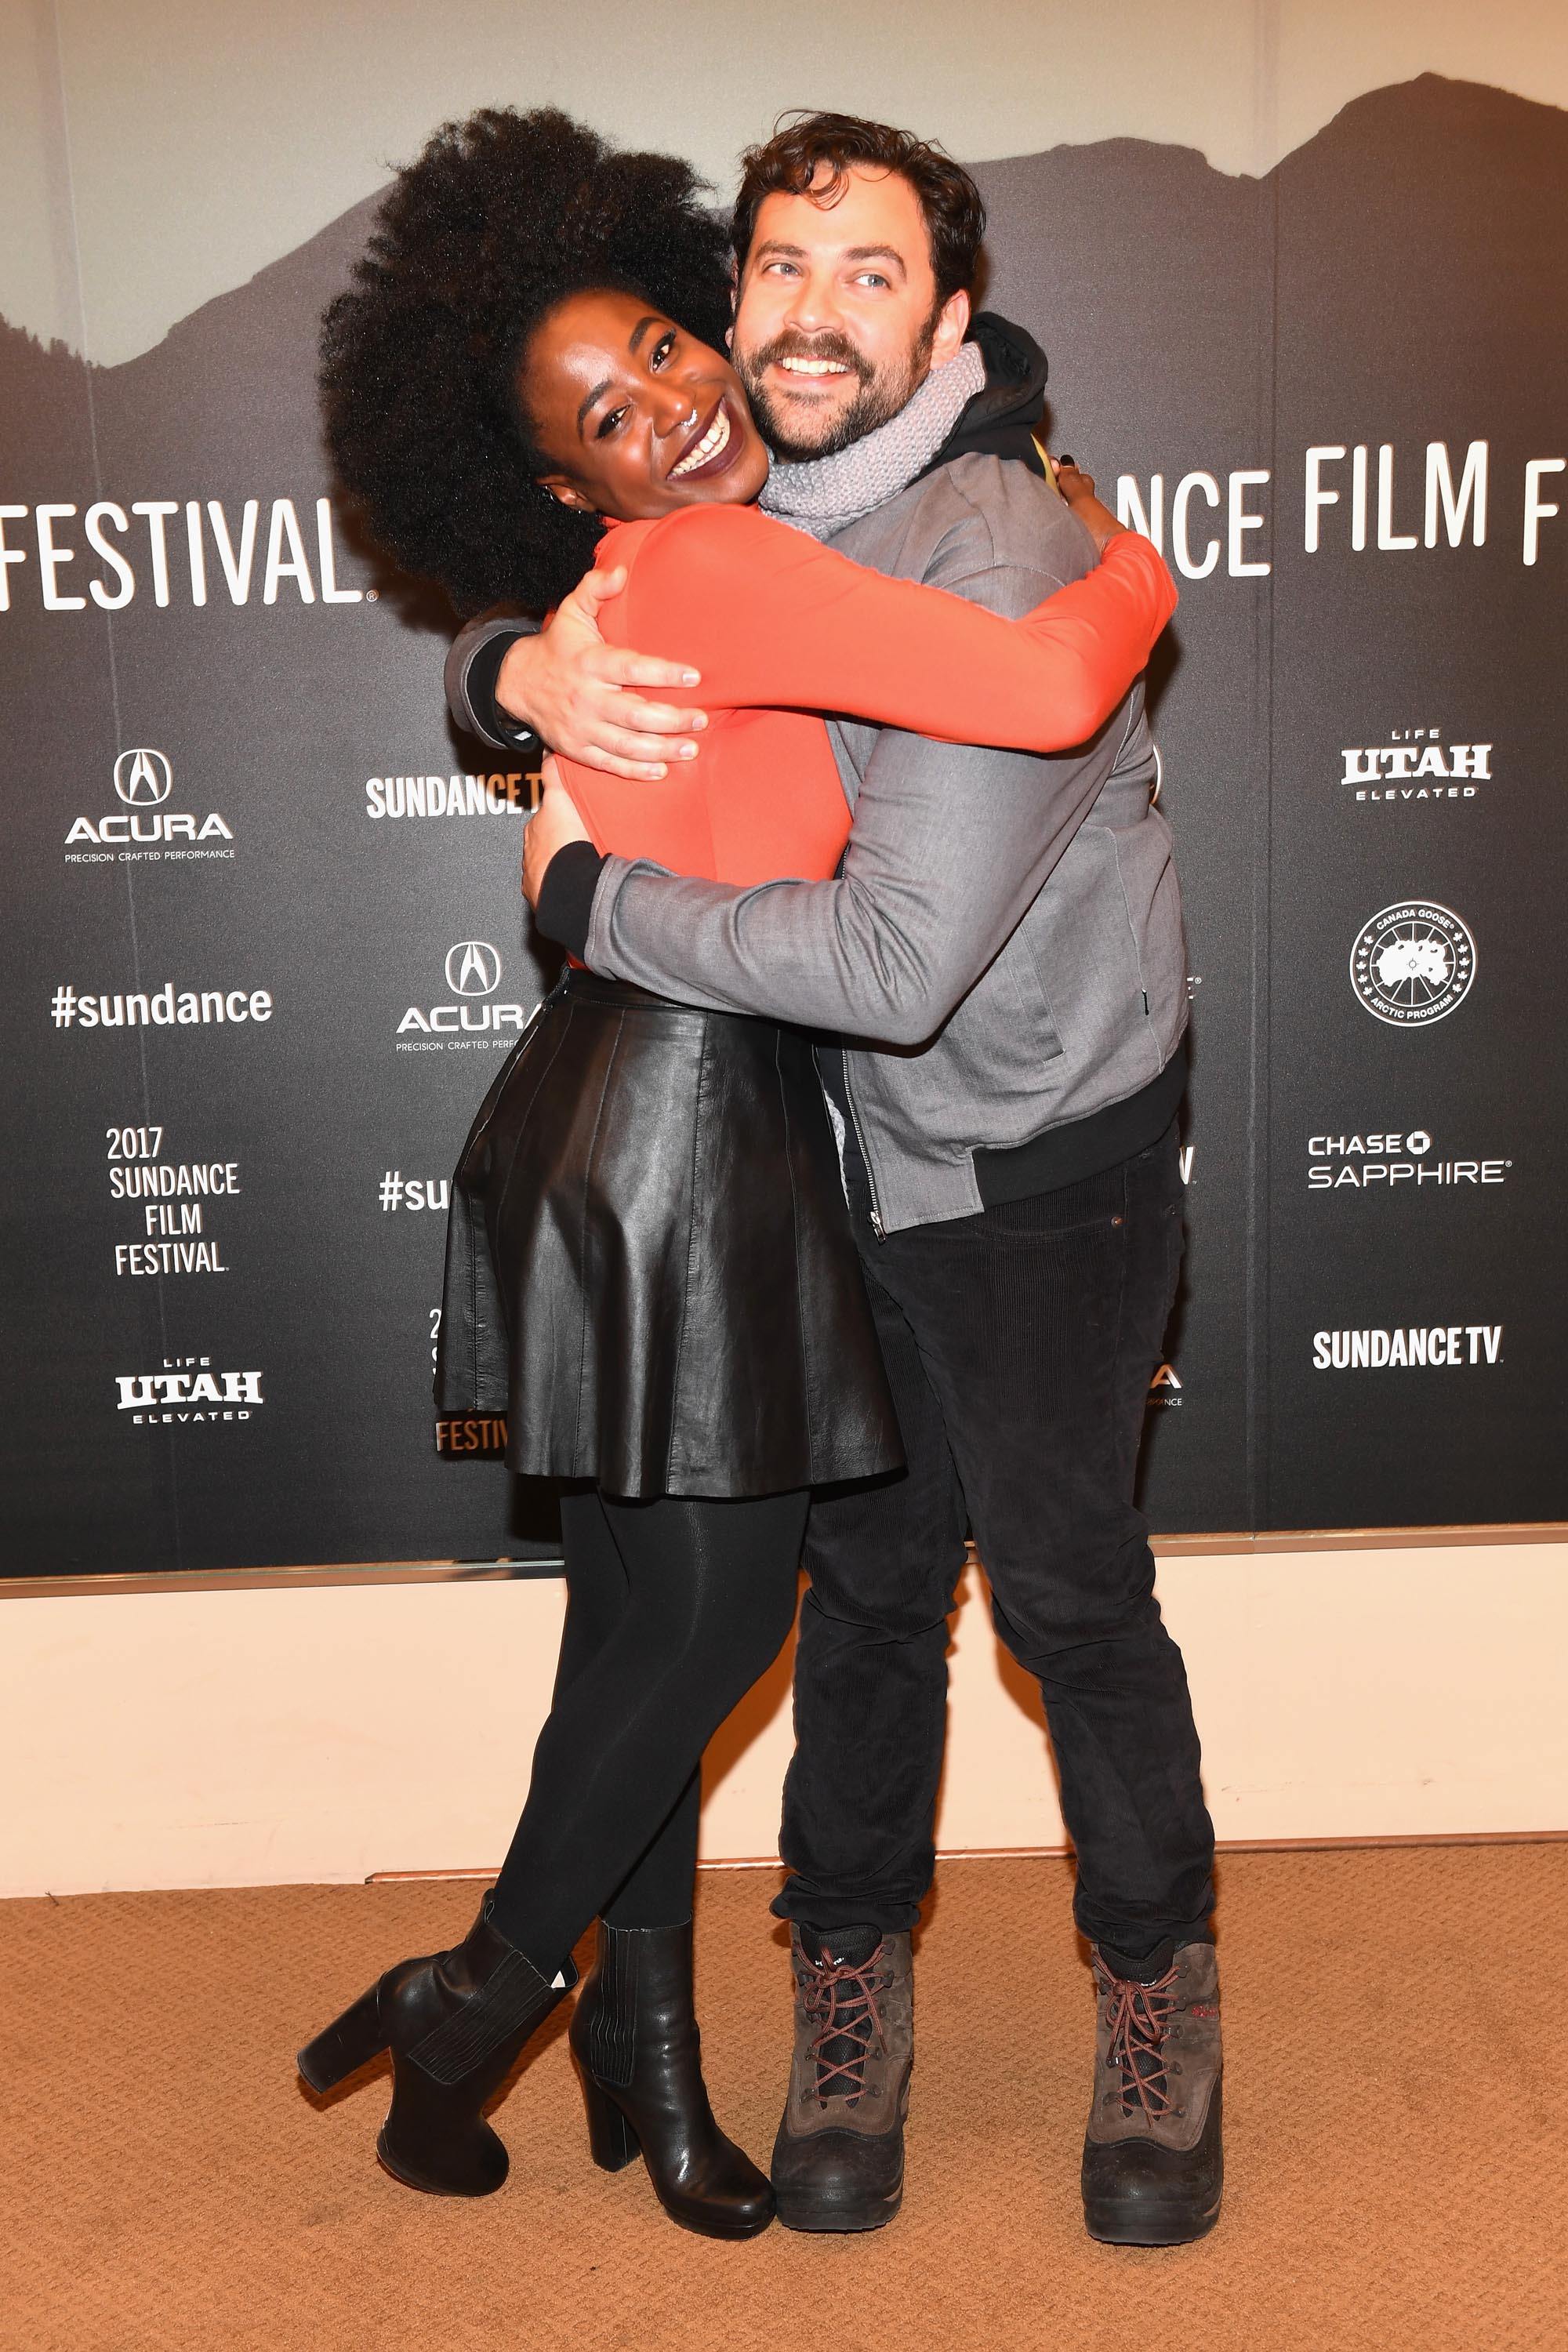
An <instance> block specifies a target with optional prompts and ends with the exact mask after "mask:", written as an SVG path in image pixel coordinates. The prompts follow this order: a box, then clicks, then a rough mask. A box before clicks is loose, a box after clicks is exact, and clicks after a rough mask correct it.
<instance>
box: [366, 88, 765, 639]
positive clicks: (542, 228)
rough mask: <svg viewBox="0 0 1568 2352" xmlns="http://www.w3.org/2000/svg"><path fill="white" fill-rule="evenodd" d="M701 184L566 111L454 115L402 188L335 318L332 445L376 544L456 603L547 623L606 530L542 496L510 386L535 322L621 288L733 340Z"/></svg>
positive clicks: (721, 235) (718, 233)
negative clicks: (512, 607)
mask: <svg viewBox="0 0 1568 2352" xmlns="http://www.w3.org/2000/svg"><path fill="white" fill-rule="evenodd" d="M700 187H701V183H700V181H699V180H698V179H697V177H696V174H695V173H693V171H692V170H691V167H690V165H689V164H688V163H682V162H681V161H680V160H679V157H677V156H673V155H632V154H624V153H620V152H617V151H616V149H614V148H612V147H609V146H607V145H606V144H605V142H604V141H603V140H602V139H600V138H597V137H596V136H595V133H594V132H593V131H588V130H585V129H584V126H583V125H582V124H581V123H577V122H574V121H572V120H571V118H570V117H569V116H567V115H565V114H563V113H561V112H560V111H559V110H557V109H555V108H553V107H546V108H541V109H539V110H536V111H534V112H532V113H529V114H519V113H517V112H516V111H514V110H511V109H510V108H505V109H502V108H494V107H486V108H484V109H483V110H481V111H480V112H479V113H478V114H473V115H470V116H469V117H468V121H466V122H455V123H447V124H446V125H444V126H443V128H442V129H441V130H439V131H437V132H436V134H435V136H434V137H433V138H432V139H431V140H430V141H429V142H428V144H427V145H426V148H425V151H424V152H423V154H421V155H420V157H419V158H418V160H417V162H416V163H411V164H410V165H409V166H408V167H407V169H406V170H405V171H403V172H400V173H398V175H397V177H396V179H395V181H394V182H393V184H392V187H391V189H390V190H389V191H388V194H387V196H386V200H385V202H384V205H382V208H381V211H380V213H379V215H377V220H376V227H375V233H374V236H372V238H371V241H370V244H369V247H367V249H366V251H365V253H364V256H363V258H362V259H361V260H360V261H359V262H357V263H356V264H355V267H354V271H353V285H352V286H351V287H350V289H348V291H347V292H346V293H343V294H340V295H339V296H338V298H337V299H336V300H335V301H334V302H333V303H332V304H331V308H330V309H329V310H328V311H327V314H326V317H325V319H324V320H323V322H322V330H321V392H322V397H323V402H324V405H325V412H326V431H327V445H328V447H329V449H330V450H331V457H332V461H333V464H334V466H335V467H336V470H337V474H338V477H339V479H340V480H341V481H342V484H343V486H344V488H346V489H348V490H349V491H350V492H352V493H353V496H354V498H355V499H357V500H358V501H359V503H360V506H361V508H362V509H363V515H364V519H365V522H366V524H367V526H368V528H369V530H370V531H371V534H372V536H373V537H374V539H375V540H376V541H378V542H379V543H380V545H381V546H383V547H384V549H385V550H386V551H387V552H388V554H390V555H392V556H393V557H395V560H396V561H397V562H398V563H399V564H400V565H401V566H402V567H403V568H404V569H405V571H408V572H415V573H416V574H419V575H420V576H422V577H424V578H426V579H431V580H436V581H438V582H439V583H440V584H441V585H442V587H444V588H445V589H446V590H447V593H448V595H449V596H450V597H451V599H452V601H453V603H454V604H456V605H457V607H458V611H459V612H477V611H479V610H481V609H482V608H483V607H484V606H485V605H487V604H521V605H522V606H523V607H524V608H525V609H527V610H530V611H533V612H543V611H545V610H547V609H548V607H549V606H551V605H552V604H557V603H558V602H559V601H560V599H561V598H562V597H563V595H565V594H566V593H567V592H568V590H570V589H571V588H573V587H574V586H575V584H576V583H577V582H578V581H579V580H580V579H581V578H582V576H583V574H584V572H585V571H586V570H587V568H588V566H589V564H590V563H591V562H593V560H594V548H595V543H596V541H597V540H598V537H599V532H600V525H599V524H598V523H597V522H595V520H594V519H593V518H592V517H591V516H586V515H583V514H577V513H573V512H570V511H569V510H568V509H566V508H564V507H562V506H560V505H558V504H557V502H556V500H555V499H552V497H551V496H550V495H549V493H548V492H547V491H544V490H542V489H541V488H539V485H538V481H537V476H538V475H539V474H540V473H542V472H544V471H546V470H548V467H547V465H546V461H545V459H544V457H543V456H542V453H541V452H540V451H539V450H538V449H537V448H535V447H534V446H533V445H532V437H531V430H530V426H529V421H528V418H527V416H526V415H524V414H523V413H522V411H521V408H520V405H519V403H518V399H517V394H516V392H515V389H514V384H515V377H516V372H517V367H518V363H519V362H520V360H521V356H522V352H523V350H524V347H525V346H526V344H527V342H528V341H529V338H530V336H531V334H532V332H533V331H534V329H535V328H536V327H537V326H538V325H539V323H540V321H541V320H542V319H544V318H545V317H546V316H547V315H548V314H549V312H550V311H552V310H554V309H555V307H556V306H557V304H559V303H561V302H563V301H564V300H565V299H567V298H568V297H569V296H571V295H573V294H576V293H581V292H583V291H584V290H586V289H590V288H597V287H614V288H616V289H620V290H622V291H624V292H626V293H629V294H635V295H637V297H639V299H642V300H644V301H646V302H647V303H649V304H650V305H652V307H653V308H654V309H656V310H659V311H662V312H663V313H664V314H665V315H666V316H668V317H669V318H671V319H674V320H677V321H678V322H679V325H681V326H682V327H684V328H685V329H686V330H687V331H688V332H689V333H690V334H693V335H695V336H697V337H698V338H700V341H703V342H708V343H712V344H715V345H718V346H719V347H721V348H722V342H723V336H724V331H725V329H726V328H727V326H728V325H729V320H730V247H729V240H728V236H727V235H726V232H725V230H724V228H723V227H722V226H721V224H720V223H719V221H718V220H717V219H715V218H714V216H713V215H711V214H710V213H709V212H708V211H707V210H706V209H705V207H704V206H703V205H702V204H701V203H700V199H699V191H700Z"/></svg>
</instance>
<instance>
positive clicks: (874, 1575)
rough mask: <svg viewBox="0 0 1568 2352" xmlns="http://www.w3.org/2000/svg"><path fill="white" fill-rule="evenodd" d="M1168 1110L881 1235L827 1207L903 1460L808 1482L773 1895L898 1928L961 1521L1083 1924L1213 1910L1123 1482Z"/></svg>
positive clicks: (822, 1925) (1166, 1269) (1181, 1699)
mask: <svg viewBox="0 0 1568 2352" xmlns="http://www.w3.org/2000/svg"><path fill="white" fill-rule="evenodd" d="M1176 1150H1177V1144H1176V1130H1175V1128H1174V1125H1173V1126H1172V1127H1171V1129H1169V1130H1168V1131H1167V1133H1166V1134H1165V1135H1164V1136H1163V1138H1162V1139H1161V1140H1160V1141H1159V1142H1158V1143H1157V1144H1155V1145H1153V1146H1152V1147H1151V1149H1150V1150H1147V1151H1143V1152H1140V1153H1139V1154H1137V1155H1136V1156H1135V1157H1134V1158H1132V1159H1131V1160H1123V1161H1122V1162H1121V1163H1120V1164H1119V1165H1118V1166H1116V1167H1114V1168H1110V1169H1107V1170H1106V1171H1103V1172H1102V1173H1101V1174H1100V1175H1097V1176H1091V1177H1088V1178H1086V1179H1084V1180H1083V1181H1080V1182H1077V1183H1073V1184H1069V1185H1066V1186H1064V1187H1062V1188H1061V1189H1060V1190H1059V1191H1057V1192H1044V1193H1040V1194H1037V1195H1036V1196H1035V1197H1034V1198H1032V1199H1029V1200H1026V1201H1016V1202H1007V1203H1005V1204H1004V1205H1001V1206H998V1207H995V1208H991V1209H987V1210H985V1211H984V1212H983V1213H981V1214H980V1215H978V1216H973V1217H963V1218H958V1219H952V1220H950V1221H946V1222H944V1223H940V1224H934V1225H921V1226H916V1227H913V1228H912V1229H910V1230H908V1231H905V1232H901V1233H896V1234H889V1237H888V1238H887V1239H886V1240H885V1241H879V1240H878V1239H877V1238H876V1236H875V1234H874V1233H873V1231H872V1228H871V1224H870V1218H869V1201H868V1196H867V1193H866V1191H865V1188H864V1185H863V1184H858V1183H857V1182H856V1181H855V1180H854V1177H853V1175H852V1176H851V1181H850V1187H849V1190H850V1209H851V1214H852V1217H853V1221H854V1225H855V1231H856V1236H857V1240H858V1244H859V1247H860V1254H861V1259H862V1262H863V1265H864V1267H865V1273H866V1280H867V1285H868V1289H869V1292H870V1296H871V1303H872V1309H873V1312H874V1314H875V1317H876V1320H877V1328H878V1335H879V1339H880V1342H881V1347H882V1352H883V1356H884V1358H885V1360H886V1362H887V1366H888V1372H889V1379H890V1381H891V1382H892V1389H893V1398H894V1402H895V1403H896V1405H897V1407H898V1411H899V1419H900V1424H901V1427H902V1430H903V1437H904V1451H905V1454H906V1456H907V1460H908V1467H907V1469H905V1470H904V1471H901V1472H899V1473H897V1474H895V1475H891V1476H889V1477H885V1478H879V1479H875V1480H869V1481H865V1482H862V1483H860V1484H858V1485H857V1486H853V1487H846V1488H842V1489H839V1490H838V1491H837V1493H834V1494H830V1495H826V1496H816V1497H815V1498H814V1500H813V1503H812V1508H811V1516H810V1520H809V1523H808V1527H807V1534H806V1549H805V1566H806V1568H807V1570H808V1571H809V1573H810V1577H811V1589H810V1591H809V1592H808V1593H807V1595H806V1598H805V1604H804V1606H803V1609H802V1612H801V1624H800V1646H799V1650H798V1653H797V1657H796V1664H795V1737H796V1749H795V1759H794V1761H793V1763H792V1765H791V1767H790V1771H789V1776H788V1780H787V1781H786V1783H785V1791H784V1829H783V1836H782V1848H783V1853H784V1860H785V1862H786V1863H787V1864H788V1865H789V1869H790V1877H789V1879H788V1882H787V1884H786V1885H785V1887H784V1893H783V1894H782V1895H780V1897H779V1899H778V1902H777V1903H776V1904H775V1905H774V1906H773V1907H774V1909H775V1910H776V1911H778V1912H779V1913H780V1914H781V1916H784V1917H787V1918H794V1919H798V1920H800V1921H802V1922H805V1923H807V1924H809V1925H810V1926H812V1927H816V1928H819V1929H832V1928H835V1927H848V1926H851V1925H861V1924H866V1925H876V1926H879V1927H882V1928H883V1929H884V1930H892V1929H898V1928H903V1927H910V1926H911V1925H912V1924H913V1923H914V1920H915V1918H916V1916H917V1915H918V1911H919V1906H920V1904H921V1899H922V1897H923V1896H924V1895H925V1893H926V1890H927V1888H928V1887H929V1885H930V1884H931V1872H932V1868H933V1865H934V1860H935V1853H934V1847H933V1843H932V1829H933V1816H934V1812H935V1806H936V1794H937V1784H938V1780H939V1778H940V1775H941V1769H942V1746H943V1740H944V1737H945V1730H946V1706H947V1643H948V1625H947V1620H948V1615H949V1613H950V1612H951V1610H952V1603H953V1593H954V1589H955V1587H956V1585H957V1581H958V1578H959V1575H960V1573H961V1572H962V1570H963V1560H964V1538H965V1529H966V1526H967V1528H970V1529H972V1530H973V1536H974V1539H975V1542H976V1544H977V1546H978V1549H979V1552H980V1556H981V1559H982V1560H983V1562H984V1567H985V1571H986V1574H987V1577H988V1578H989V1580H990V1584H991V1593H992V1601H993V1609H994V1618H995V1623H996V1630H997V1632H998V1633H999V1634H1000V1636H1001V1638H1002V1640H1003V1641H1004V1642H1005V1643H1006V1645H1007V1647H1008V1649H1009V1650H1010V1651H1011V1652H1012V1654H1013V1655H1014V1656H1015V1657H1016V1659H1017V1660H1018V1662H1019V1664H1021V1665H1022V1666H1024V1667H1025V1668H1026V1670H1027V1671H1028V1672H1029V1673H1030V1674H1032V1675H1035V1676H1036V1677H1037V1680H1038V1682H1039V1685H1040V1689H1041V1693H1042V1696H1043V1697H1044V1701H1045V1709H1046V1717H1047V1724H1048V1726H1049V1728H1050V1734H1051V1739H1052V1743H1053V1745H1054V1748H1055V1750H1056V1759H1057V1766H1058V1772H1059V1774H1060V1778H1061V1797H1062V1811H1063V1813H1064V1815H1065V1817H1066V1821H1067V1826H1068V1834H1069V1835H1070V1837H1071V1839H1072V1842H1073V1844H1074V1847H1075V1849H1076V1851H1077V1856H1078V1890H1077V1896H1076V1901H1075V1913H1076V1916H1077V1919H1078V1923H1079V1927H1081V1928H1082V1930H1083V1932H1084V1934H1085V1935H1086V1936H1089V1937H1091V1938H1092V1939H1093V1940H1095V1941H1098V1942H1104V1943H1108V1944H1110V1946H1111V1947H1112V1948H1114V1949H1115V1950H1117V1951H1118V1952H1121V1953H1124V1954H1128V1955H1131V1956H1141V1955H1142V1954H1143V1953H1146V1952H1148V1951H1150V1950H1152V1948H1154V1947H1155V1946H1156V1945H1157V1944H1158V1943H1160V1942H1161V1941H1162V1940H1163V1937H1166V1936H1170V1937H1173V1938H1174V1939H1175V1940H1176V1941H1177V1942H1178V1943H1185V1942H1192V1941H1194V1940H1199V1939H1201V1938H1204V1937H1206V1936H1207V1935H1208V1933H1209V1927H1208V1916H1209V1912H1210V1910H1211V1908H1212V1906H1213V1899H1214V1896H1213V1884H1212V1877H1211V1869H1212V1863H1213V1855H1214V1832H1213V1827H1212V1824H1211V1823H1210V1821H1209V1817H1208V1812H1207V1810H1206V1808H1205V1803H1204V1797H1203V1790H1202V1786H1201V1782H1200V1778H1199V1751H1198V1740H1197V1733H1196V1731H1195V1729H1194V1724H1193V1714H1192V1706H1191V1702H1190V1700H1189V1697H1188V1695H1187V1682H1186V1673H1185V1669H1184V1665H1183V1664H1182V1655H1181V1652H1180V1651H1179V1650H1178V1649H1177V1647H1176V1645H1175V1643H1173V1641H1172V1639H1171V1637H1170V1635H1169V1634H1168V1633H1166V1631H1165V1628H1164V1625H1163V1622H1162V1620H1161V1616H1160V1609H1159V1604H1158V1602H1157V1601H1155V1599H1154V1592H1153V1581H1154V1563H1153V1557H1152V1553H1151V1551H1150V1549H1149V1542H1148V1533H1147V1528H1146V1524H1145V1522H1144V1520H1143V1518H1142V1516H1141V1514H1140V1513H1139V1512H1138V1511H1137V1510H1136V1508H1135V1507H1134V1505H1133V1500H1132V1486H1133V1474H1134V1470H1135V1467H1136V1462H1137V1454H1138V1445H1139V1440H1140V1436H1141V1434H1142V1423H1143V1413H1144V1408H1145V1404H1146V1401H1147V1397H1148V1391H1149V1382H1150V1380H1151V1378H1152V1374H1153V1371H1154V1369H1155V1367H1156V1366H1157V1364H1158V1362H1159V1360H1160V1350H1161V1346H1162V1342H1163V1335H1164V1328H1165V1323H1166V1320H1167V1318H1168V1317H1169V1314H1170V1310H1171V1305H1172V1301H1173V1297H1174V1294H1175V1285H1176V1276H1177V1272H1178V1269H1179V1266H1180V1262H1181V1252H1182V1223H1181V1199H1182V1185H1181V1178H1180V1174H1179V1171H1178V1167H1177V1158H1176Z"/></svg>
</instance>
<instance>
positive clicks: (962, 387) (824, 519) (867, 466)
mask: <svg viewBox="0 0 1568 2352" xmlns="http://www.w3.org/2000/svg"><path fill="white" fill-rule="evenodd" d="M984 389H985V362H984V358H983V357H982V356H981V351H980V346H979V344H978V343H964V344H963V345H962V346H961V348H960V349H959V351H958V353H957V355H956V356H955V357H954V358H952V359H951V360H949V362H948V363H947V365H946V366H945V367H942V368H936V369H934V370H933V371H932V373H931V374H930V375H928V376H927V378H926V380H925V382H924V383H922V384H921V388H920V390H919V391H918V392H917V393H916V394H915V396H914V398H913V399H912V400H911V401H910V402H909V404H907V406H905V407H903V408H900V411H899V413H898V415H896V416H889V419H888V422H887V423H886V425H878V427H877V429H876V431H875V432H874V433H868V434H867V436H866V437H865V439H864V440H863V441H852V442H851V443H850V445H849V446H848V448H847V449H840V450H839V451H838V452H837V455H836V456H834V457H803V458H801V459H800V460H799V461H798V462H794V463H792V462H791V461H790V460H789V459H787V458H784V457H775V458H774V459H773V471H772V472H771V473H770V474H769V476H768V478H767V481H766V483H765V485H764V487H763V495H762V498H761V499H760V501H759V504H760V505H761V506H762V508H763V512H764V513H766V514H771V515H775V516H776V517H777V518H778V520H779V521H780V522H789V523H794V524H795V528H796V530H808V531H809V532H810V533H811V535H812V537H813V539H831V538H832V537H833V536H834V534H835V533H836V532H837V531H840V530H847V528H848V526H849V525H850V523H852V522H856V521H858V520H859V518H860V517H861V516H862V515H863V514H869V513H870V512H871V509H873V508H874V507H879V506H882V505H884V504H885V503H886V502H887V500H888V499H891V498H896V497H897V496H898V494H899V492H900V490H901V489H903V488H905V487H906V486H907V485H908V484H909V483H910V482H912V481H913V480H914V478H915V477H916V475H917V474H919V473H921V472H923V471H924V469H925V467H927V466H929V465H930V463H931V459H932V458H933V457H935V456H936V453H937V451H938V450H939V449H940V448H941V447H942V443H943V442H944V441H945V440H946V439H947V436H948V435H949V434H950V433H951V432H952V428H953V426H954V425H956V424H957V422H958V420H959V418H960V416H961V415H963V411H964V410H965V409H966V408H967V407H968V405H969V404H970V402H971V401H972V400H973V397H974V395H975V394H976V393H977V392H984Z"/></svg>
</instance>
